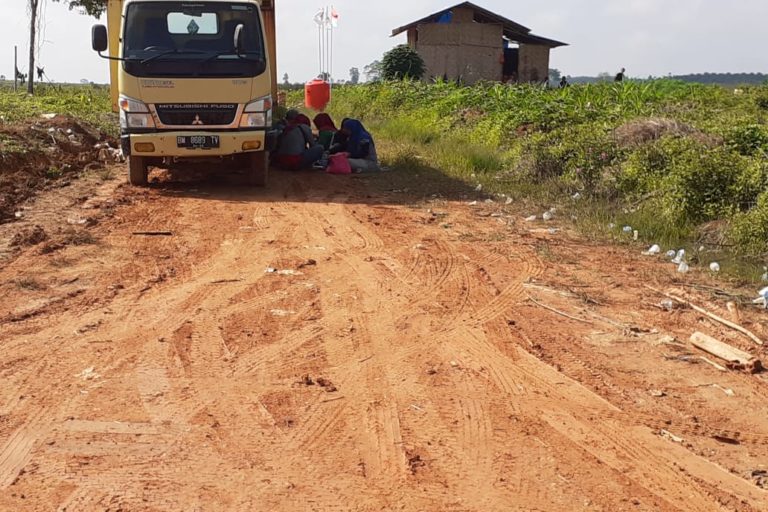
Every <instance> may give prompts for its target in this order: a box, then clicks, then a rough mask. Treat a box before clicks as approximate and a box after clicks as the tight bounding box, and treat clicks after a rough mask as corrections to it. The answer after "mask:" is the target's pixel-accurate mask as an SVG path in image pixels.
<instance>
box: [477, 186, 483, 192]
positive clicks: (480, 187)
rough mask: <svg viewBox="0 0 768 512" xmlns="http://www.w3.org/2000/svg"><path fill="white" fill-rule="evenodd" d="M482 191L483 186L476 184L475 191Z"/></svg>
mask: <svg viewBox="0 0 768 512" xmlns="http://www.w3.org/2000/svg"><path fill="white" fill-rule="evenodd" d="M482 191H483V186H482V185H478V186H476V187H475V192H482Z"/></svg>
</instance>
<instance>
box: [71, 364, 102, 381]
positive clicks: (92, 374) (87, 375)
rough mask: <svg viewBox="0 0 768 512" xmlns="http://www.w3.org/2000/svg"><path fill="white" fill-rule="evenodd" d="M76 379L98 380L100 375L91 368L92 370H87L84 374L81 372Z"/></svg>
mask: <svg viewBox="0 0 768 512" xmlns="http://www.w3.org/2000/svg"><path fill="white" fill-rule="evenodd" d="M75 377H80V378H81V379H83V380H93V379H98V378H99V374H98V373H96V369H95V368H94V367H93V366H91V367H90V368H86V369H85V370H83V371H82V372H80V373H79V374H78V375H75Z"/></svg>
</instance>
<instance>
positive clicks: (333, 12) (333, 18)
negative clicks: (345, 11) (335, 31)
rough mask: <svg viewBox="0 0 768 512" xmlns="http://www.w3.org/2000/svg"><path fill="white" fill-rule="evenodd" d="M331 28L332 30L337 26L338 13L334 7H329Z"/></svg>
mask: <svg viewBox="0 0 768 512" xmlns="http://www.w3.org/2000/svg"><path fill="white" fill-rule="evenodd" d="M331 26H332V27H333V28H336V27H338V26H339V13H338V11H337V10H336V8H335V7H334V6H331Z"/></svg>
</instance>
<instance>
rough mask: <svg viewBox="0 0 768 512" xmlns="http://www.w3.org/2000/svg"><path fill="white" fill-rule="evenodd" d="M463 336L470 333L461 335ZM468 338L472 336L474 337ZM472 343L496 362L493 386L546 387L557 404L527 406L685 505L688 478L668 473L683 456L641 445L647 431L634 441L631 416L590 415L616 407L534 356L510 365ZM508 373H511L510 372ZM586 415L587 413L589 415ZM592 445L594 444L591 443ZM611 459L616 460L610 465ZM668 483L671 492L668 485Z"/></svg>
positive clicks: (489, 362) (487, 362) (705, 502)
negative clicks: (609, 419) (560, 381)
mask: <svg viewBox="0 0 768 512" xmlns="http://www.w3.org/2000/svg"><path fill="white" fill-rule="evenodd" d="M465 339H472V338H471V337H467V338H465ZM474 339H475V340H477V338H476V337H475V338H474ZM474 346H475V347H476V348H477V349H478V350H477V351H476V352H475V355H476V356H477V357H478V359H479V360H480V361H482V362H481V364H483V366H485V367H486V368H492V367H493V366H497V365H498V366H499V370H500V371H498V372H493V371H492V372H491V374H492V375H495V376H496V378H498V376H499V375H500V376H501V378H502V379H503V380H502V385H501V386H499V387H500V388H501V389H504V388H508V387H509V385H508V384H506V383H507V382H509V381H510V380H511V381H515V380H517V383H519V384H520V385H522V386H523V388H524V389H525V388H528V389H535V390H538V392H539V393H542V392H543V393H546V395H547V397H548V401H549V402H550V403H551V402H555V404H556V406H557V407H558V408H557V409H554V405H553V406H550V407H548V408H542V406H541V405H535V406H534V407H533V410H539V414H540V415H541V417H542V418H544V419H546V421H547V423H548V424H549V425H550V426H551V427H552V428H554V429H555V430H557V431H558V432H560V434H561V435H562V436H564V437H565V438H566V439H568V440H569V442H571V443H574V444H576V445H578V446H579V447H580V448H583V449H586V450H587V451H589V452H590V453H593V454H594V455H595V456H596V457H598V458H599V459H600V460H603V461H604V462H606V463H608V465H609V466H611V467H613V468H615V469H617V470H619V471H622V472H627V471H630V472H631V473H632V474H633V475H634V478H635V480H636V481H637V482H638V483H640V485H642V486H643V487H644V488H645V489H647V490H648V491H649V492H651V493H653V494H655V495H657V496H659V498H660V499H664V500H670V502H674V501H675V500H677V505H675V506H676V507H678V508H680V510H687V509H686V508H685V502H684V501H680V497H681V496H686V491H685V490H686V489H689V488H690V486H691V485H693V484H692V482H691V481H687V482H684V483H680V482H679V478H678V479H676V477H675V476H674V475H675V473H676V472H678V470H677V468H676V467H675V465H676V464H678V463H681V462H683V461H684V460H685V458H682V459H680V458H677V459H676V458H672V457H671V456H667V453H666V452H665V451H664V450H660V449H658V447H656V449H654V450H651V449H649V448H647V445H648V442H647V439H648V438H649V437H650V438H652V436H651V433H650V432H646V434H645V435H644V436H645V438H646V441H645V442H643V441H640V440H639V439H638V438H637V434H636V433H635V432H634V431H632V430H631V427H633V426H634V425H633V424H632V423H631V422H630V423H627V422H626V418H624V421H622V422H621V423H619V424H617V425H610V424H608V423H606V422H604V421H603V420H602V419H601V420H599V421H595V420H596V419H597V418H603V417H605V416H606V415H609V414H613V415H617V414H618V415H621V411H620V410H619V409H618V408H616V407H615V406H613V405H611V404H609V403H608V402H607V401H605V399H603V398H602V397H600V396H599V395H597V394H595V393H593V392H592V391H590V390H588V389H587V388H585V387H583V386H582V385H581V384H580V383H577V382H575V381H571V384H570V385H566V386H562V385H560V386H558V385H557V384H555V382H556V381H555V380H553V379H552V377H555V379H557V378H560V376H562V377H564V378H567V377H565V376H564V375H562V374H560V373H558V372H556V370H554V369H553V368H551V367H549V366H546V365H545V364H544V363H542V362H540V361H539V360H538V359H536V358H535V357H533V356H531V355H529V354H526V357H523V358H521V359H520V360H519V361H518V364H517V365H515V366H512V363H511V361H509V360H508V359H506V358H504V357H503V355H501V354H500V353H498V350H497V349H495V348H494V347H492V346H491V345H489V344H483V343H476V344H475V345H474ZM471 350H472V349H471V347H467V351H468V352H469V351H471ZM531 365H533V366H531ZM502 367H503V368H502ZM510 375H516V376H515V377H513V378H510V377H509V376H510ZM494 380H495V379H494ZM532 398H533V397H532V396H531V397H528V398H527V397H521V399H522V402H523V403H527V402H529V401H530V400H531V399H532ZM521 405H522V404H521ZM531 405H533V404H531ZM529 410H531V407H526V408H521V409H520V410H519V411H516V413H521V414H530V413H526V411H529ZM598 411H599V412H598ZM589 418H593V419H592V420H590V419H589ZM576 425H578V427H577V426H576ZM587 425H588V426H587ZM575 432H578V433H579V435H575ZM606 440H607V441H606ZM595 447H600V448H599V449H596V448H595ZM616 454H621V456H620V457H618V458H614V457H617V455H616ZM686 455H687V452H686ZM619 460H620V461H621V462H620V463H619V462H618V461H619ZM613 461H616V463H615V464H613V465H612V462H613ZM644 468H654V471H653V472H652V473H651V474H650V475H647V474H646V473H647V472H646V471H645V470H644ZM712 468H716V466H714V465H712ZM717 470H718V471H719V472H720V474H721V476H722V477H723V478H728V479H729V480H730V481H731V484H732V485H736V487H737V488H738V487H739V485H740V484H739V482H738V481H736V480H735V478H736V477H732V475H730V474H728V473H726V472H724V471H723V470H721V469H719V468H717ZM669 479H671V481H673V482H674V483H673V484H665V483H664V482H666V481H667V480H669ZM670 486H672V489H673V491H672V492H670V491H669V490H668V489H669V487H670ZM697 499H698V500H699V506H700V507H701V508H699V509H701V510H707V509H708V508H707V507H711V505H712V501H711V500H710V499H709V498H708V497H706V496H704V495H699V496H697Z"/></svg>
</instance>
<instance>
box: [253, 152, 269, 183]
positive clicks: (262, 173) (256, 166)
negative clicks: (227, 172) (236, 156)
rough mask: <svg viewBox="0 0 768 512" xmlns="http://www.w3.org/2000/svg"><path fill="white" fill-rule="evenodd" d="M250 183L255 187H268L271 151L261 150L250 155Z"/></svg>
mask: <svg viewBox="0 0 768 512" xmlns="http://www.w3.org/2000/svg"><path fill="white" fill-rule="evenodd" d="M249 157H250V161H249V162H248V184H249V185H251V186H254V187H266V186H267V181H268V178H269V152H267V151H259V152H258V153H252V154H251V155H249Z"/></svg>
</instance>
